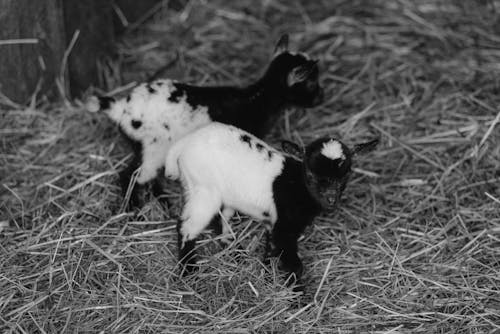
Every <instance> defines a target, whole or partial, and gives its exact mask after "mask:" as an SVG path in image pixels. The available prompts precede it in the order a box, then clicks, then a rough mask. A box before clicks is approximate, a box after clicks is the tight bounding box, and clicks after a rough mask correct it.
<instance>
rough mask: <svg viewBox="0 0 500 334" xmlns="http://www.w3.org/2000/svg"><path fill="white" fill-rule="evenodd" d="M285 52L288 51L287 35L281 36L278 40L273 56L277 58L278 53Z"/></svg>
mask: <svg viewBox="0 0 500 334" xmlns="http://www.w3.org/2000/svg"><path fill="white" fill-rule="evenodd" d="M286 51H288V34H283V35H281V37H280V39H279V40H278V43H276V47H275V48H274V56H277V55H279V54H280V53H283V52H286Z"/></svg>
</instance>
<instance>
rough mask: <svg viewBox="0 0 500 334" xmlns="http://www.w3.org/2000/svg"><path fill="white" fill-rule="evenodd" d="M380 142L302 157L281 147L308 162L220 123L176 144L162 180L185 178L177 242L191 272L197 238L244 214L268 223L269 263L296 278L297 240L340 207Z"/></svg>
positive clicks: (317, 144) (313, 150)
mask: <svg viewBox="0 0 500 334" xmlns="http://www.w3.org/2000/svg"><path fill="white" fill-rule="evenodd" d="M377 143H378V139H376V140H372V141H370V142H368V143H364V144H360V145H356V146H355V147H354V149H353V150H350V149H349V148H348V147H347V146H345V145H344V144H343V143H342V142H340V141H339V140H337V139H334V138H326V137H325V138H321V139H318V140H316V141H314V142H313V143H311V144H310V145H308V146H307V147H306V150H305V154H302V153H301V152H300V150H299V149H298V147H297V146H296V145H295V144H293V143H290V142H284V146H283V148H284V149H285V150H286V151H288V152H293V153H294V154H298V155H300V156H302V155H303V157H304V158H303V161H302V160H298V159H297V158H295V157H293V156H291V155H288V154H287V155H284V154H282V153H281V152H279V151H277V150H275V149H273V148H272V147H270V146H268V145H267V144H266V143H264V142H263V141H261V140H260V139H258V138H256V137H254V136H253V135H251V134H250V133H248V132H245V131H243V130H240V129H238V128H236V127H233V126H229V125H225V124H221V123H212V124H210V125H207V126H205V127H203V128H201V129H198V130H196V131H195V132H193V133H191V134H189V135H187V136H185V137H184V138H182V139H180V140H179V141H177V142H176V143H175V144H174V145H173V146H172V148H171V150H170V151H169V153H168V155H167V161H166V166H167V167H166V170H165V175H166V176H167V177H169V178H171V179H180V180H181V182H182V185H183V187H184V191H185V205H184V208H183V212H182V217H181V220H180V221H179V224H178V238H179V239H178V242H179V258H180V261H181V263H182V264H183V266H185V269H186V272H189V271H191V270H192V269H193V267H194V264H195V263H196V259H195V253H194V245H195V239H196V237H197V236H198V235H199V234H200V233H201V232H202V231H203V230H204V229H205V228H206V227H207V226H208V225H209V224H210V222H211V220H212V219H213V218H214V217H215V216H216V215H218V212H219V211H220V210H222V212H223V215H224V218H225V219H229V218H230V217H231V216H232V214H233V213H234V212H235V211H239V212H241V213H244V214H246V215H249V216H251V217H252V218H254V219H256V220H260V221H265V222H267V223H268V224H267V225H268V228H269V231H271V232H270V233H269V232H268V241H267V245H266V249H267V250H268V251H267V252H266V253H267V254H266V257H267V256H269V255H270V256H279V257H280V261H281V265H282V267H283V268H284V269H285V270H286V271H288V272H289V273H290V274H291V273H294V274H295V275H296V278H297V279H299V278H300V275H301V273H302V262H301V260H300V259H299V257H298V254H297V240H298V238H299V236H300V235H301V234H302V232H303V231H304V229H305V228H306V226H308V225H309V224H311V222H312V220H313V219H314V217H315V216H317V215H318V214H319V213H320V212H321V210H322V209H323V208H326V207H328V206H333V205H335V204H336V203H337V202H338V200H339V199H340V196H341V194H342V192H343V191H344V188H345V186H346V183H347V180H348V177H349V174H350V172H351V164H352V158H353V156H354V155H355V154H357V153H359V152H362V151H368V150H371V149H373V148H374V147H375V146H376V145H377ZM269 241H270V242H269ZM269 243H270V244H271V245H272V247H271V248H269Z"/></svg>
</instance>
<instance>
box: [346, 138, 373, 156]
mask: <svg viewBox="0 0 500 334" xmlns="http://www.w3.org/2000/svg"><path fill="white" fill-rule="evenodd" d="M379 142H380V139H379V138H376V139H373V140H370V141H368V142H366V143H361V144H357V145H354V148H353V149H352V154H353V155H356V154H365V153H368V152H371V151H373V150H374V149H375V147H377V145H378V143H379Z"/></svg>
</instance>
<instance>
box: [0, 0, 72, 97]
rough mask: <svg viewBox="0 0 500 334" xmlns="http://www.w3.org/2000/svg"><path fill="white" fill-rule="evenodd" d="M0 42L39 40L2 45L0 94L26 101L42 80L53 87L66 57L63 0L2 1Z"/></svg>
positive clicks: (0, 1)
mask: <svg viewBox="0 0 500 334" xmlns="http://www.w3.org/2000/svg"><path fill="white" fill-rule="evenodd" d="M0 8H1V11H0V41H2V40H3V41H5V40H15V39H27V38H36V39H37V40H38V43H36V44H22V43H15V42H14V43H15V44H8V45H7V44H3V45H0V64H1V65H0V91H1V92H2V93H3V94H5V95H6V96H7V97H9V98H11V99H12V100H14V101H16V102H21V103H23V102H26V101H27V99H28V98H29V97H30V96H31V94H33V92H34V91H35V88H36V86H37V83H38V81H39V80H42V87H41V88H42V89H43V90H47V89H48V88H49V87H52V86H53V83H54V80H55V78H56V77H57V76H58V75H59V73H60V65H61V60H62V56H63V54H64V43H63V41H64V27H63V25H62V10H61V6H60V0H43V1H32V0H0Z"/></svg>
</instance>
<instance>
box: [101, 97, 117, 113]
mask: <svg viewBox="0 0 500 334" xmlns="http://www.w3.org/2000/svg"><path fill="white" fill-rule="evenodd" d="M115 102H116V100H115V99H114V98H112V97H109V96H100V97H99V108H101V110H106V109H109V108H110V107H111V104H113V103H115Z"/></svg>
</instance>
